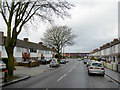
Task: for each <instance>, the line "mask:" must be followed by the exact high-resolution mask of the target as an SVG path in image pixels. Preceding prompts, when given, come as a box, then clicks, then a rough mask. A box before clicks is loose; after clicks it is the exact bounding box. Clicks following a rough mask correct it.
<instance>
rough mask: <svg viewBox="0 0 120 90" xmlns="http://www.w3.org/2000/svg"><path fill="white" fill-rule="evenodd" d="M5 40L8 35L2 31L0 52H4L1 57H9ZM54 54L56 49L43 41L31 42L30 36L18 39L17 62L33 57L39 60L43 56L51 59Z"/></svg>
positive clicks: (15, 56)
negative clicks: (45, 44)
mask: <svg viewBox="0 0 120 90" xmlns="http://www.w3.org/2000/svg"><path fill="white" fill-rule="evenodd" d="M5 42H6V37H5V36H4V33H3V32H0V52H2V53H1V58H7V53H6V51H5ZM54 54H56V52H55V50H54V49H51V48H48V47H47V46H44V45H43V44H42V42H40V43H33V42H29V40H28V38H24V40H19V39H17V43H16V47H15V49H14V58H15V60H16V62H23V61H25V60H26V59H31V58H34V59H35V60H38V58H41V57H45V59H47V60H48V59H49V60H50V59H51V58H52V57H53V55H54Z"/></svg>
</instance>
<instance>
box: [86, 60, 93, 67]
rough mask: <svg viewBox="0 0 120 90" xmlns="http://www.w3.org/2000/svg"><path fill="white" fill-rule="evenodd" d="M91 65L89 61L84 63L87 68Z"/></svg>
mask: <svg viewBox="0 0 120 90" xmlns="http://www.w3.org/2000/svg"><path fill="white" fill-rule="evenodd" d="M91 63H92V61H91V60H89V61H87V63H86V67H87V68H89V66H90V64H91Z"/></svg>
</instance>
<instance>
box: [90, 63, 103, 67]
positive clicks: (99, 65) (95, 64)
mask: <svg viewBox="0 0 120 90" xmlns="http://www.w3.org/2000/svg"><path fill="white" fill-rule="evenodd" d="M92 66H95V67H102V64H101V63H92Z"/></svg>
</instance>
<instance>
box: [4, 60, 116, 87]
mask: <svg viewBox="0 0 120 90" xmlns="http://www.w3.org/2000/svg"><path fill="white" fill-rule="evenodd" d="M4 88H118V83H117V82H115V81H113V80H112V79H110V78H109V77H107V76H106V75H105V76H104V77H102V76H99V75H97V76H95V75H93V76H88V74H87V68H86V67H85V65H84V63H83V61H77V60H70V61H69V63H68V64H66V65H62V66H60V67H58V68H55V69H51V70H50V71H48V72H44V73H41V74H38V75H36V76H32V77H31V78H30V79H27V80H25V81H21V82H18V83H15V84H11V85H8V86H6V87H4Z"/></svg>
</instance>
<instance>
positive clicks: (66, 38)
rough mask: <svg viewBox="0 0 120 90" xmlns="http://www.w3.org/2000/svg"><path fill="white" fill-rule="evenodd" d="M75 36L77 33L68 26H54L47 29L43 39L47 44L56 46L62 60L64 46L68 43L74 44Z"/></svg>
mask: <svg viewBox="0 0 120 90" xmlns="http://www.w3.org/2000/svg"><path fill="white" fill-rule="evenodd" d="M75 37H76V35H75V34H73V33H72V29H71V28H68V27H67V26H54V27H52V28H50V29H48V30H46V32H45V33H44V37H43V38H42V41H43V43H44V44H45V45H46V46H48V47H52V48H55V50H56V51H57V55H58V56H59V60H60V55H61V53H62V52H61V51H62V48H63V47H65V46H67V45H73V44H74V41H73V39H74V38H75Z"/></svg>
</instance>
